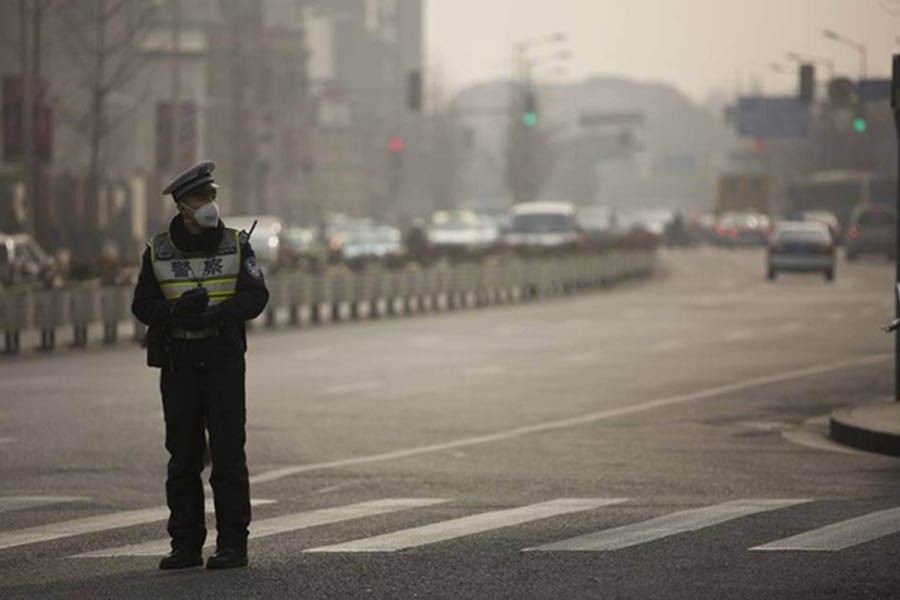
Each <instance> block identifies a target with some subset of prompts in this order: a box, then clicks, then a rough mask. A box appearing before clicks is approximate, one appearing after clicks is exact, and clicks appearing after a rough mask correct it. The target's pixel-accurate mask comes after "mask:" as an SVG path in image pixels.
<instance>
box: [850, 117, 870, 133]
mask: <svg viewBox="0 0 900 600" xmlns="http://www.w3.org/2000/svg"><path fill="white" fill-rule="evenodd" d="M868 128H869V124H868V123H867V122H866V119H865V118H864V117H856V118H855V119H853V131H855V132H856V133H865V132H866V129H868Z"/></svg>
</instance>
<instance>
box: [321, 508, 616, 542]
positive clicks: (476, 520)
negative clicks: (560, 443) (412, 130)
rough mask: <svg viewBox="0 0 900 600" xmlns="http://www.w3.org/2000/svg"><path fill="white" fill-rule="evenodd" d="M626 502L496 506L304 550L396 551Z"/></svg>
mask: <svg viewBox="0 0 900 600" xmlns="http://www.w3.org/2000/svg"><path fill="white" fill-rule="evenodd" d="M619 502H625V499H624V498H559V499H557V500H551V501H550V502H542V503H540V504H531V505H529V506H522V507H519V508H511V509H507V510H497V511H491V512H487V513H481V514H478V515H472V516H469V517H462V518H459V519H451V520H449V521H441V522H439V523H432V524H431V525H423V526H422V527H413V528H412V529H403V530H401V531H395V532H393V533H386V534H384V535H376V536H374V537H369V538H362V539H359V540H353V541H350V542H345V543H343V544H335V545H333V546H321V547H319V548H310V549H309V550H304V552H395V551H397V550H404V549H406V548H416V547H418V546H424V545H426V544H435V543H437V542H443V541H445V540H450V539H453V538H458V537H462V536H465V535H473V534H476V533H483V532H485V531H490V530H492V529H500V528H501V527H510V526H512V525H520V524H522V523H528V522H529V521H537V520H538V519H546V518H549V517H553V516H556V515H561V514H566V513H573V512H578V511H583V510H592V509H595V508H599V507H601V506H606V505H608V504H616V503H619Z"/></svg>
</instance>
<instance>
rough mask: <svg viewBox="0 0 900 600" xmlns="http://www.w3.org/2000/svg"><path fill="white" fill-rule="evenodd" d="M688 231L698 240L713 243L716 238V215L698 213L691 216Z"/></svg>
mask: <svg viewBox="0 0 900 600" xmlns="http://www.w3.org/2000/svg"><path fill="white" fill-rule="evenodd" d="M688 231H690V233H691V236H692V237H693V238H694V239H696V240H701V241H703V242H706V243H710V244H711V243H713V242H715V240H716V216H715V215H714V214H712V213H696V214H694V215H692V216H691V218H690V221H689V223H688Z"/></svg>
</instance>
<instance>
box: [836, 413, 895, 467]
mask: <svg viewBox="0 0 900 600" xmlns="http://www.w3.org/2000/svg"><path fill="white" fill-rule="evenodd" d="M829 421H830V431H831V438H832V439H833V440H834V441H836V442H840V443H842V444H846V445H847V446H852V447H854V448H859V449H860V450H868V451H869V452H878V453H879V454H890V455H891V456H900V402H897V401H895V400H893V399H889V400H879V401H877V402H870V403H866V404H860V405H857V406H853V407H848V408H841V409H838V410H836V411H834V412H832V413H831V417H830V419H829Z"/></svg>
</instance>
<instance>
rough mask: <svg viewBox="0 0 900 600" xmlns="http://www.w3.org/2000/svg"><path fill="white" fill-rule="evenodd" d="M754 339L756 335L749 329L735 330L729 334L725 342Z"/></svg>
mask: <svg viewBox="0 0 900 600" xmlns="http://www.w3.org/2000/svg"><path fill="white" fill-rule="evenodd" d="M755 337H756V334H755V333H754V332H753V331H751V330H750V329H737V330H735V331H732V332H731V333H729V334H728V336H726V338H725V340H726V341H729V342H742V341H745V340H752V339H753V338H755Z"/></svg>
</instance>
